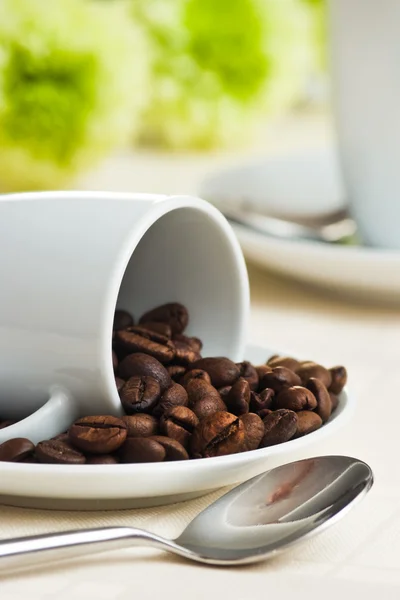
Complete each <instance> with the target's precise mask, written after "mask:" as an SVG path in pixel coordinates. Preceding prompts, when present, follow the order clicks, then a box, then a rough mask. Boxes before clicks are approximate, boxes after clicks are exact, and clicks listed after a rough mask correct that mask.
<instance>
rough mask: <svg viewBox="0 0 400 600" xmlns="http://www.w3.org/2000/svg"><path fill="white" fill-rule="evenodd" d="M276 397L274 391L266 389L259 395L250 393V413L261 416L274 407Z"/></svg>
mask: <svg viewBox="0 0 400 600" xmlns="http://www.w3.org/2000/svg"><path fill="white" fill-rule="evenodd" d="M274 396H275V392H274V390H271V388H265V390H263V391H262V392H260V393H259V394H258V393H257V392H251V393H250V411H251V412H253V413H257V414H259V413H260V412H261V411H262V410H265V409H269V408H271V406H272V403H273V399H274Z"/></svg>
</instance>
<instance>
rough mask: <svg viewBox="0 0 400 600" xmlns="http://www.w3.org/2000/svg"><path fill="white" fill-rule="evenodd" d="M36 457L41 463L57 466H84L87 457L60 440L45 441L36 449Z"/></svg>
mask: <svg viewBox="0 0 400 600" xmlns="http://www.w3.org/2000/svg"><path fill="white" fill-rule="evenodd" d="M35 456H36V458H37V459H38V461H39V462H41V463H48V464H56V465H83V464H85V462H86V457H85V456H84V454H82V452H79V450H76V448H73V447H72V446H71V444H66V443H65V442H62V441H60V440H45V441H43V442H39V443H38V444H37V446H36V448H35Z"/></svg>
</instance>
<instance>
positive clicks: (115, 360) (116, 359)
mask: <svg viewBox="0 0 400 600" xmlns="http://www.w3.org/2000/svg"><path fill="white" fill-rule="evenodd" d="M112 365H113V369H114V371H116V370H117V368H118V356H117V355H116V354H115V352H114V350H113V351H112Z"/></svg>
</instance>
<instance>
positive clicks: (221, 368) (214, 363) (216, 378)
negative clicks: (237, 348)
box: [189, 356, 240, 388]
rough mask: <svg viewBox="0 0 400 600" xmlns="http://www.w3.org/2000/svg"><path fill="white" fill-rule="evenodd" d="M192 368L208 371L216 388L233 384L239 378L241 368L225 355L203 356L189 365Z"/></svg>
mask: <svg viewBox="0 0 400 600" xmlns="http://www.w3.org/2000/svg"><path fill="white" fill-rule="evenodd" d="M189 369H190V370H192V369H202V370H203V371H207V373H208V374H209V376H210V378H211V383H212V385H213V386H214V387H216V388H221V387H224V386H225V385H233V384H234V383H235V381H237V380H238V379H239V376H240V369H239V367H238V366H237V365H236V364H235V363H234V362H233V361H231V360H229V358H225V357H224V356H218V357H209V358H201V359H200V360H196V362H194V363H192V364H191V365H190V367H189Z"/></svg>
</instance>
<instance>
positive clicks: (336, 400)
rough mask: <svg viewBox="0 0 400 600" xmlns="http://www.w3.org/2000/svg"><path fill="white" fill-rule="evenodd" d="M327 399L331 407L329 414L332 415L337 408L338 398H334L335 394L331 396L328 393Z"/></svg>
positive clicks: (330, 393)
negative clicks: (329, 400)
mask: <svg viewBox="0 0 400 600" xmlns="http://www.w3.org/2000/svg"><path fill="white" fill-rule="evenodd" d="M329 398H330V399H331V405H332V411H331V413H333V411H334V410H336V409H337V407H338V404H339V398H338V397H337V396H336V394H332V392H329Z"/></svg>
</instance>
